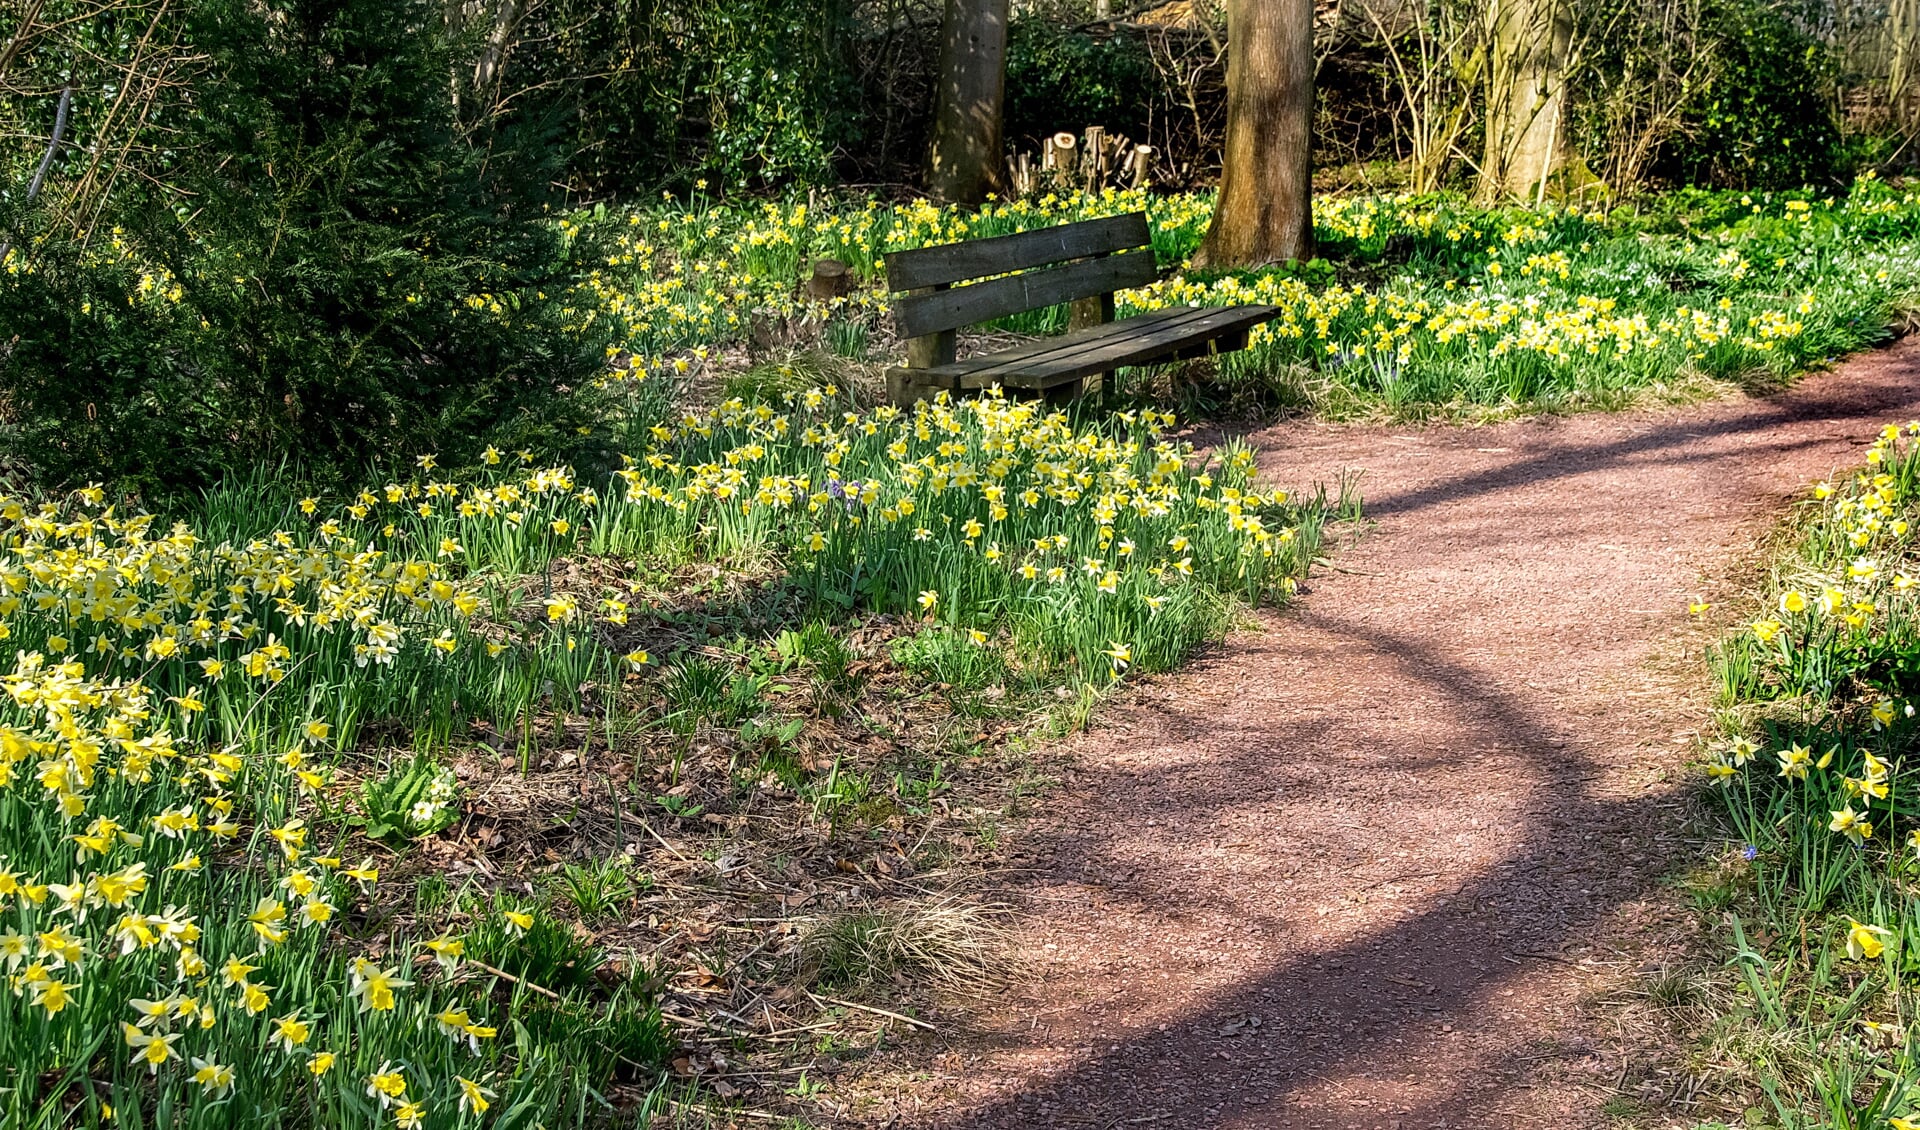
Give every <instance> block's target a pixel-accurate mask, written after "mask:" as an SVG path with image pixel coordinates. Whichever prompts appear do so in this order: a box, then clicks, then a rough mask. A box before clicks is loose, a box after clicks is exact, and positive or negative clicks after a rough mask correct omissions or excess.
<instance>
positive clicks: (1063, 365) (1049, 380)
mask: <svg viewBox="0 0 1920 1130" xmlns="http://www.w3.org/2000/svg"><path fill="white" fill-rule="evenodd" d="M1279 315H1280V310H1279V309H1278V308H1276V307H1272V306H1229V307H1221V308H1218V309H1212V310H1208V311H1207V312H1206V313H1205V314H1203V315H1202V316H1201V317H1198V318H1192V319H1183V320H1181V321H1179V322H1173V323H1168V324H1163V325H1160V326H1155V327H1152V328H1149V329H1147V330H1145V331H1144V332H1142V333H1139V334H1135V335H1127V336H1123V337H1120V338H1116V339H1114V340H1111V341H1108V342H1104V343H1102V344H1100V345H1099V346H1096V347H1095V348H1092V349H1085V350H1080V351H1077V352H1073V353H1067V354H1060V355H1055V356H1053V357H1051V358H1049V359H1047V360H1046V361H1044V362H1041V363H1040V364H1036V365H1023V366H1021V367H1020V368H1019V369H1017V370H1015V371H1012V372H1006V373H1004V375H1001V376H999V378H998V379H999V381H1000V383H1001V384H1003V385H1005V386H1006V387H1008V388H1046V387H1049V386H1051V385H1056V384H1061V383H1063V382H1066V381H1075V380H1079V379H1080V378H1082V377H1087V376H1091V375H1092V374H1094V373H1105V372H1109V371H1111V370H1114V369H1118V368H1121V367H1122V366H1128V365H1150V364H1153V363H1154V362H1156V361H1171V360H1173V359H1174V358H1175V357H1176V356H1178V355H1179V354H1180V353H1182V352H1183V351H1187V350H1190V349H1192V347H1193V346H1194V345H1195V344H1196V343H1199V342H1204V341H1208V340H1210V339H1224V340H1228V341H1234V340H1236V339H1237V340H1238V341H1239V342H1242V343H1244V341H1245V337H1244V335H1245V332H1246V330H1247V329H1248V328H1249V327H1251V326H1256V325H1259V324H1260V323H1261V322H1265V321H1270V320H1272V319H1273V318H1276V317H1279ZM1128 321H1132V319H1128ZM1115 324H1116V325H1126V324H1127V323H1126V322H1117V323H1115ZM994 372H995V371H994V370H987V371H986V372H985V373H980V372H976V373H974V374H971V376H972V377H973V378H974V379H978V378H979V377H981V376H992V375H993V374H994Z"/></svg>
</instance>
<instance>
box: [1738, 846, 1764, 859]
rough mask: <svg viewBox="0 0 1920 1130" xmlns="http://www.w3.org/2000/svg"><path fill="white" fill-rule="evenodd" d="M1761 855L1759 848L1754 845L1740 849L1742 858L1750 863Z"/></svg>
mask: <svg viewBox="0 0 1920 1130" xmlns="http://www.w3.org/2000/svg"><path fill="white" fill-rule="evenodd" d="M1759 854H1760V849H1759V848H1757V847H1754V846H1753V845H1752V844H1748V845H1747V846H1746V847H1743V848H1741V849H1740V858H1741V859H1744V860H1747V861H1749V862H1751V861H1752V860H1753V858H1754V857H1755V856H1757V855H1759Z"/></svg>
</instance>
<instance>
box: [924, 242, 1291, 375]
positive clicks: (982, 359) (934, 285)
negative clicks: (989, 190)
mask: <svg viewBox="0 0 1920 1130" xmlns="http://www.w3.org/2000/svg"><path fill="white" fill-rule="evenodd" d="M1012 272H1022V273H1018V274H1015V273H1012ZM989 276H1000V277H989ZM1158 277H1159V271H1158V269H1157V268H1156V266H1155V264H1154V260H1153V248H1152V239H1151V237H1150V235H1149V233H1148V231H1147V216H1146V213H1144V212H1134V213H1131V214H1129V215H1125V216H1110V217H1107V218H1105V219H1099V220H1084V221H1081V222H1080V223H1074V224H1062V225H1060V226H1058V227H1051V228H1041V229H1040V230H1038V231H1029V232H1020V233H1018V234H1015V235H1002V236H994V237H992V238H990V239H975V240H969V241H967V242H965V243H950V244H946V245H945V246H941V247H923V248H920V249H918V250H914V251H895V252H892V253H890V254H889V255H888V256H887V286H888V289H889V290H891V291H893V292H894V293H895V294H896V295H899V294H900V293H901V292H905V296H904V297H896V298H895V299H894V301H893V319H894V326H895V328H896V329H897V330H898V331H899V334H900V336H901V337H902V338H905V339H906V340H907V363H906V366H905V367H904V368H893V369H889V370H888V371H887V393H888V396H889V397H891V398H892V400H893V402H894V403H895V404H901V405H905V404H910V403H912V402H913V401H915V400H921V399H925V398H926V397H929V396H932V395H933V394H934V393H935V392H937V391H939V390H940V389H951V390H954V391H956V392H958V391H962V390H968V389H982V388H987V387H989V386H991V385H1000V386H1001V387H1003V388H1006V389H1009V390H1018V391H1025V392H1030V393H1037V394H1039V395H1041V396H1043V397H1045V398H1046V399H1048V400H1050V401H1060V400H1066V399H1070V398H1072V397H1076V396H1082V395H1086V394H1089V393H1095V392H1098V391H1099V390H1100V389H1101V387H1102V386H1103V385H1104V384H1105V382H1106V377H1107V374H1109V373H1111V372H1113V370H1115V369H1117V368H1120V367H1121V366H1123V365H1147V364H1153V363H1156V362H1163V361H1175V360H1182V359H1185V358H1190V357H1201V356H1205V355H1207V354H1208V353H1210V352H1220V353H1226V352H1230V351H1232V350H1235V349H1244V348H1245V347H1246V344H1247V331H1248V330H1250V329H1252V328H1253V327H1254V326H1257V325H1259V324H1260V323H1262V322H1266V321H1270V320H1272V319H1273V318H1276V317H1278V316H1279V315H1280V309H1279V308H1278V307H1274V306H1180V307H1175V308H1173V309H1168V310H1156V311H1153V312H1152V313H1149V314H1141V315H1138V316H1136V317H1132V318H1127V319H1125V320H1122V321H1118V322H1116V321H1114V320H1113V295H1114V292H1115V291H1119V290H1126V289H1128V288H1130V287H1138V286H1145V285H1147V284H1148V283H1151V282H1153V281H1154V280H1155V279H1156V278H1158ZM972 279H985V280H986V281H984V282H973V283H971V284H970V285H966V286H955V285H954V284H956V283H965V282H968V281H969V280H972ZM1062 302H1069V303H1072V306H1071V307H1070V314H1069V317H1068V321H1067V332H1066V333H1065V334H1062V335H1059V336H1055V337H1043V338H1040V339H1038V340H1036V341H1032V342H1028V343H1026V344H1025V345H1020V346H1016V347H1015V348H1013V349H1005V350H1001V351H1000V352H997V353H988V354H984V355H982V356H978V357H969V358H967V359H966V360H964V361H960V360H956V359H955V355H954V331H955V330H958V329H960V328H961V327H962V326H969V325H973V324H975V323H977V322H985V321H990V320H992V319H994V318H1002V317H1005V316H1007V315H1009V314H1018V313H1021V312H1023V311H1027V310H1042V309H1045V308H1047V307H1049V306H1056V305H1058V304H1060V303H1062Z"/></svg>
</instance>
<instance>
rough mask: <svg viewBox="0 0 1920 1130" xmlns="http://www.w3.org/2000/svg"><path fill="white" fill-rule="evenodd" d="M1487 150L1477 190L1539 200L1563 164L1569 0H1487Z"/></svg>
mask: <svg viewBox="0 0 1920 1130" xmlns="http://www.w3.org/2000/svg"><path fill="white" fill-rule="evenodd" d="M1491 19H1492V26H1491V27H1490V28H1489V29H1488V30H1489V33H1490V34H1489V37H1488V38H1489V41H1490V44H1491V47H1492V51H1491V55H1492V64H1493V65H1492V66H1491V67H1490V68H1488V72H1487V149H1486V158H1485V160H1484V162H1483V163H1482V164H1481V166H1480V194H1481V195H1482V196H1483V197H1485V198H1487V199H1490V200H1491V199H1498V198H1500V197H1503V196H1517V197H1521V198H1523V199H1530V200H1537V199H1538V198H1539V197H1540V196H1541V195H1542V194H1543V193H1544V192H1545V191H1546V186H1547V181H1548V180H1549V179H1550V178H1551V177H1552V176H1553V174H1555V173H1557V172H1559V171H1560V169H1561V166H1563V165H1564V164H1565V163H1566V132H1567V130H1566V126H1567V123H1566V109H1567V106H1566V100H1567V99H1566V70H1567V53H1568V51H1569V50H1570V49H1571V48H1572V46H1573V12H1572V9H1571V7H1570V6H1569V5H1568V4H1567V2H1566V0H1492V13H1491Z"/></svg>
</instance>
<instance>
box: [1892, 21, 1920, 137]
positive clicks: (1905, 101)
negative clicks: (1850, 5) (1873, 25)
mask: <svg viewBox="0 0 1920 1130" xmlns="http://www.w3.org/2000/svg"><path fill="white" fill-rule="evenodd" d="M1887 36H1888V38H1889V39H1891V40H1892V41H1893V42H1892V47H1893V51H1892V57H1891V60H1890V62H1889V66H1888V68H1887V104H1888V106H1889V107H1890V108H1891V109H1892V110H1893V120H1894V123H1895V124H1896V125H1897V126H1898V127H1899V128H1900V129H1903V130H1912V129H1914V128H1915V127H1916V126H1920V0H1893V2H1892V3H1891V4H1889V5H1888V6H1887Z"/></svg>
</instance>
